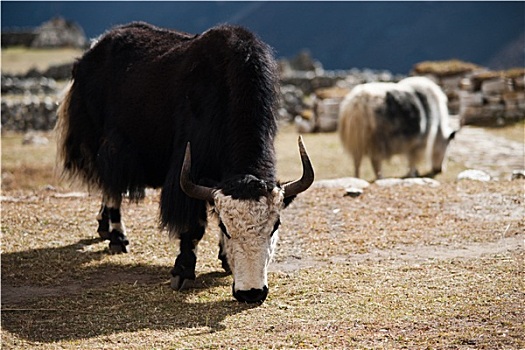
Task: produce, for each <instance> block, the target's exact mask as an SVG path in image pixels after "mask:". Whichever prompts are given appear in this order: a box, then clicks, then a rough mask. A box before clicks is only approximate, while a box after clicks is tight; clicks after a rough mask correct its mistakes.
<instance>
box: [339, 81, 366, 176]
mask: <svg viewBox="0 0 525 350" xmlns="http://www.w3.org/2000/svg"><path fill="white" fill-rule="evenodd" d="M354 90H355V88H354ZM357 93H359V91H352V92H351V93H350V94H349V95H347V96H346V98H345V99H344V100H343V102H342V103H341V109H340V111H339V127H338V129H339V130H338V131H339V137H340V139H341V143H342V145H343V148H344V150H345V152H347V153H348V154H349V155H351V156H352V158H353V161H354V168H355V172H356V174H355V176H356V177H358V176H359V174H358V171H359V166H360V164H361V160H362V159H363V157H364V156H365V155H366V154H367V149H368V142H369V140H368V139H369V137H367V133H368V132H369V127H370V126H369V125H368V124H369V116H368V115H367V113H368V112H367V103H366V101H365V100H364V99H363V98H362V97H361V96H356V94H357ZM368 136H369V135H368Z"/></svg>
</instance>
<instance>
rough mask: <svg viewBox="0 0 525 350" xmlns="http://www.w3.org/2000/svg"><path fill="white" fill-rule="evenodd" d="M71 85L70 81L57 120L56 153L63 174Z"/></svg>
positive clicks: (58, 165) (58, 166)
mask: <svg viewBox="0 0 525 350" xmlns="http://www.w3.org/2000/svg"><path fill="white" fill-rule="evenodd" d="M71 87H72V84H71V83H70V84H69V85H68V87H67V90H66V92H65V95H64V97H63V99H62V101H61V102H60V105H59V106H58V110H57V122H56V125H55V130H54V133H55V136H56V140H57V153H56V162H57V168H59V169H60V168H62V175H64V172H65V167H64V163H65V160H66V158H67V149H66V145H65V144H66V141H65V140H66V138H67V134H68V130H69V104H70V101H71Z"/></svg>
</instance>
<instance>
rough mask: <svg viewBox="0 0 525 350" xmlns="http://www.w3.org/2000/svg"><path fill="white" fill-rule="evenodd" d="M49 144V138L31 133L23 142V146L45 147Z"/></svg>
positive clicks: (26, 135)
mask: <svg viewBox="0 0 525 350" xmlns="http://www.w3.org/2000/svg"><path fill="white" fill-rule="evenodd" d="M48 143H49V140H48V139H47V137H44V136H42V135H39V134H37V133H33V132H29V133H27V134H25V136H24V139H23V140H22V144H23V145H37V146H44V145H47V144H48Z"/></svg>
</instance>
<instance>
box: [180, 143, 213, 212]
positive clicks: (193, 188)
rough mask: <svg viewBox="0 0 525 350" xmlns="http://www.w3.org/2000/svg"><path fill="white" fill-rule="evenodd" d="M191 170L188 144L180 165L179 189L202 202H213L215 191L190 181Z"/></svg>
mask: <svg viewBox="0 0 525 350" xmlns="http://www.w3.org/2000/svg"><path fill="white" fill-rule="evenodd" d="M190 170H191V149H190V143H189V142H188V144H187V145H186V153H185V154H184V162H183V163H182V170H181V172H180V187H181V188H182V190H183V191H184V193H186V194H187V195H188V196H189V197H191V198H195V199H200V200H203V201H208V202H213V201H214V197H213V193H214V192H215V189H213V188H210V187H205V186H201V185H197V184H195V183H193V182H192V181H191V179H190Z"/></svg>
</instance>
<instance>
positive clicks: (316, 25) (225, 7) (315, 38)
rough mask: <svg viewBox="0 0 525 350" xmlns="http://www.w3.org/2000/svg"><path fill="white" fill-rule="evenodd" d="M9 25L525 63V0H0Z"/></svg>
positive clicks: (337, 61) (380, 59) (286, 52)
mask: <svg viewBox="0 0 525 350" xmlns="http://www.w3.org/2000/svg"><path fill="white" fill-rule="evenodd" d="M1 6H2V31H3V32H5V31H8V30H12V29H16V28H34V27H37V26H39V25H41V24H42V23H43V22H45V21H47V20H49V19H50V18H52V17H57V16H61V17H64V18H65V19H67V20H70V21H74V22H76V23H77V24H78V25H79V26H80V27H81V28H83V30H84V32H85V35H86V36H87V37H88V38H94V37H97V36H98V35H100V34H102V33H103V32H104V31H105V30H107V29H109V28H110V27H112V26H114V25H118V24H124V23H127V22H130V21H136V20H142V21H147V22H150V23H152V24H155V25H158V26H163V27H168V28H173V29H178V30H182V31H186V32H190V33H200V32H202V31H204V30H206V29H208V28H209V27H211V26H214V25H216V24H219V23H232V24H239V25H243V26H246V27H248V28H250V29H251V30H253V31H255V32H256V33H258V35H259V36H260V37H261V38H262V39H263V40H264V41H266V42H267V43H269V44H270V45H271V46H273V47H274V48H275V50H276V53H277V56H278V57H292V56H295V55H296V54H297V53H298V52H300V51H302V50H304V49H307V50H309V51H310V53H311V54H312V56H313V57H315V58H316V59H318V60H319V61H320V62H322V64H323V66H324V67H325V68H326V69H350V68H354V67H357V68H371V69H386V70H389V71H391V72H393V73H399V74H407V73H408V72H409V71H410V69H411V68H412V65H413V64H414V63H416V62H420V61H426V60H443V59H450V58H456V59H460V60H464V61H469V62H473V63H476V64H479V65H482V66H485V67H488V68H491V69H505V68H511V67H516V66H523V62H524V60H525V56H524V54H525V53H524V49H523V44H524V41H525V34H524V33H525V24H524V23H525V10H524V9H525V4H524V3H523V2H521V1H516V2H502V1H494V2H491V1H487V2H485V1H482V2H477V1H467V2H450V1H446V2H441V1H422V2H412V1H409V2H395V1H392V2H390V1H389V2H375V1H374V2H366V1H364V2H330V1H311V2H310V1H308V2H302V1H282V2H281V1H254V2H245V1H235V2H227V1H226V2H224V1H216V2H208V1H190V2H185V1H180V2H179V1H176V2H169V1H162V2H153V1H132V2H125V1H124V2H120V1H118V2H115V1H108V2H99V1H93V2H83V1H67V2H64V1H38V2H30V1H2V5H1Z"/></svg>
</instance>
